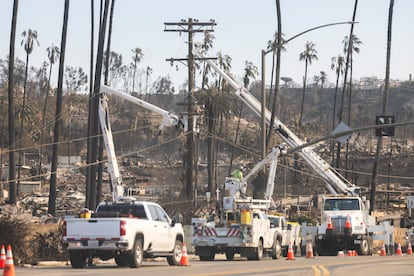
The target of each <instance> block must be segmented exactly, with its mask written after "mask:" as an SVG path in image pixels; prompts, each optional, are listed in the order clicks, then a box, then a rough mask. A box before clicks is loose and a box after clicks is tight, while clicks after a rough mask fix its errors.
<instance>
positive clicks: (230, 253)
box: [226, 250, 234, 261]
mask: <svg viewBox="0 0 414 276" xmlns="http://www.w3.org/2000/svg"><path fill="white" fill-rule="evenodd" d="M226 260H227V261H233V260H234V252H233V251H231V250H228V251H226Z"/></svg>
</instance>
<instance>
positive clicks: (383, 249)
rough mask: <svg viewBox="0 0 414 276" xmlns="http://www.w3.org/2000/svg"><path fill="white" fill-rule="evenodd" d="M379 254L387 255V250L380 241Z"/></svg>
mask: <svg viewBox="0 0 414 276" xmlns="http://www.w3.org/2000/svg"><path fill="white" fill-rule="evenodd" d="M380 256H387V251H386V250H385V244H384V243H382V247H381V253H380Z"/></svg>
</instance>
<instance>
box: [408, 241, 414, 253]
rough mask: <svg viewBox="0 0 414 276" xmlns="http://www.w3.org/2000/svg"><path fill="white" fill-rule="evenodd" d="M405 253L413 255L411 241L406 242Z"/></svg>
mask: <svg viewBox="0 0 414 276" xmlns="http://www.w3.org/2000/svg"><path fill="white" fill-rule="evenodd" d="M407 255H413V247H412V246H411V242H408V246H407Z"/></svg>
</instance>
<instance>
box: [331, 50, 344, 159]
mask: <svg viewBox="0 0 414 276" xmlns="http://www.w3.org/2000/svg"><path fill="white" fill-rule="evenodd" d="M344 66H345V64H344V57H343V56H341V55H338V57H332V59H331V69H332V70H335V73H336V85H335V95H334V101H333V110H332V130H334V129H335V123H336V120H335V118H336V98H337V96H338V86H339V77H340V76H341V75H342V74H343V73H344ZM334 143H335V142H334V141H332V144H331V154H332V166H333V165H334V164H335V152H334V149H335V144H334Z"/></svg>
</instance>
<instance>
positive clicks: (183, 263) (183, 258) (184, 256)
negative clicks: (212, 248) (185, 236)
mask: <svg viewBox="0 0 414 276" xmlns="http://www.w3.org/2000/svg"><path fill="white" fill-rule="evenodd" d="M181 253H182V254H181V261H180V265H181V266H189V265H190V264H189V262H188V256H187V246H186V245H185V242H183V248H182V251H181Z"/></svg>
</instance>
